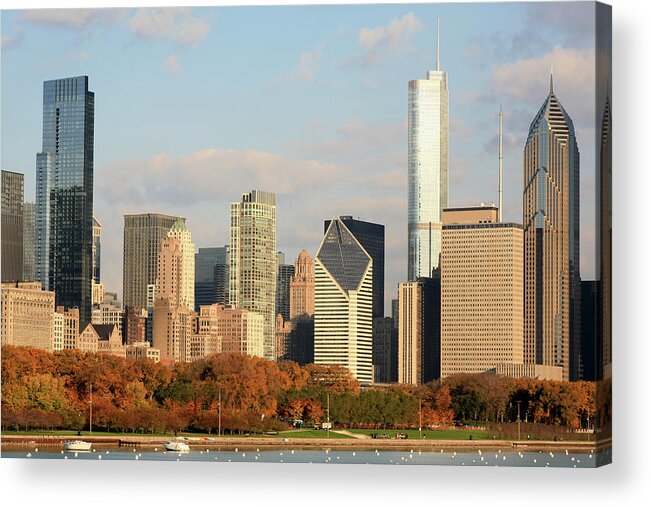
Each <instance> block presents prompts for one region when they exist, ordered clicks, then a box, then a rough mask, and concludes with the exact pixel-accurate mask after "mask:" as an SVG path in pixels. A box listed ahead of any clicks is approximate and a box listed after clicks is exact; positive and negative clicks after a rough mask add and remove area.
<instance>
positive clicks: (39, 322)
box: [2, 282, 55, 352]
mask: <svg viewBox="0 0 651 507" xmlns="http://www.w3.org/2000/svg"><path fill="white" fill-rule="evenodd" d="M2 344H3V345H15V346H19V347H34V348H38V349H43V350H47V351H49V352H52V351H53V350H54V349H55V346H54V293H53V292H51V291H46V290H42V288H41V283H40V282H5V283H3V284H2Z"/></svg>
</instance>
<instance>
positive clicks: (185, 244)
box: [167, 219, 194, 310]
mask: <svg viewBox="0 0 651 507" xmlns="http://www.w3.org/2000/svg"><path fill="white" fill-rule="evenodd" d="M167 237H168V238H174V239H176V240H178V242H179V248H180V249H181V255H182V257H183V259H182V263H181V280H180V286H179V289H178V290H179V305H180V306H185V307H186V308H189V309H190V310H194V243H193V242H192V234H191V233H190V230H189V229H188V227H187V226H186V225H185V220H183V219H178V220H177V221H176V222H174V225H172V228H171V229H170V230H169V232H168V233H167Z"/></svg>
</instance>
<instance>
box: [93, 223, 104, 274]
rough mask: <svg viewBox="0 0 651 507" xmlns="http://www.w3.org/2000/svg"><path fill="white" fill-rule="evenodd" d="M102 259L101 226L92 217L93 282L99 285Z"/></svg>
mask: <svg viewBox="0 0 651 507" xmlns="http://www.w3.org/2000/svg"><path fill="white" fill-rule="evenodd" d="M101 257H102V224H100V223H99V221H98V220H97V218H95V217H93V282H95V283H100V267H101V265H100V260H101Z"/></svg>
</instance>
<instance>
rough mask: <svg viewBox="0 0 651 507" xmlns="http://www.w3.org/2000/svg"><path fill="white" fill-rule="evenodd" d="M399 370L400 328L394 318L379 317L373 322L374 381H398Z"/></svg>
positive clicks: (383, 382)
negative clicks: (398, 328) (396, 325)
mask: <svg viewBox="0 0 651 507" xmlns="http://www.w3.org/2000/svg"><path fill="white" fill-rule="evenodd" d="M397 371H398V330H397V329H396V328H395V326H394V324H393V318H391V317H378V318H376V319H374V322H373V382H375V383H381V384H386V383H389V382H397V381H398V375H397Z"/></svg>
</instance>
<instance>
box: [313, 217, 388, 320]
mask: <svg viewBox="0 0 651 507" xmlns="http://www.w3.org/2000/svg"><path fill="white" fill-rule="evenodd" d="M339 219H340V220H341V221H342V222H343V223H344V224H345V225H346V227H347V228H348V230H349V231H350V232H351V233H352V234H353V236H355V238H356V239H357V241H359V243H360V244H361V245H362V247H363V248H364V250H366V252H367V253H368V254H369V255H370V256H371V259H373V318H378V317H384V225H380V224H374V223H372V222H364V221H363V220H357V219H355V218H353V217H351V216H341V217H339ZM329 226H330V220H326V221H325V223H324V226H323V233H324V234H325V233H326V231H327V230H328V227H329Z"/></svg>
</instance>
